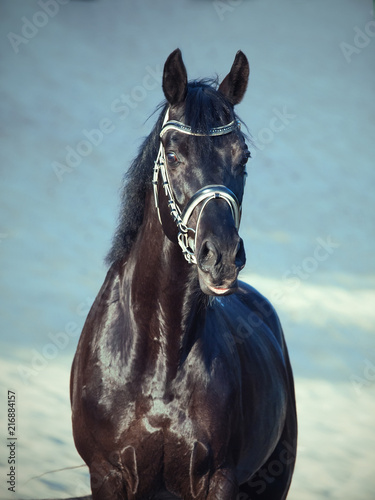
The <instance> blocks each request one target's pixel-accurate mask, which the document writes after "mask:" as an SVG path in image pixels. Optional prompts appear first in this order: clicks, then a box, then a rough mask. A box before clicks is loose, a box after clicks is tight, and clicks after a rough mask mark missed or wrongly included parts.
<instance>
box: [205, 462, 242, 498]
mask: <svg viewBox="0 0 375 500" xmlns="http://www.w3.org/2000/svg"><path fill="white" fill-rule="evenodd" d="M237 493H238V484H237V480H236V478H235V474H234V472H233V470H231V469H218V470H216V471H215V472H214V474H213V475H212V477H211V480H210V487H209V491H208V495H207V500H235V499H236V498H237Z"/></svg>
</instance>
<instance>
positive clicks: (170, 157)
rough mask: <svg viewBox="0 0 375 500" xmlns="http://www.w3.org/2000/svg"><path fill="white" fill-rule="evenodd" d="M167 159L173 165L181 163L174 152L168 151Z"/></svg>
mask: <svg viewBox="0 0 375 500" xmlns="http://www.w3.org/2000/svg"><path fill="white" fill-rule="evenodd" d="M167 161H168V164H169V165H171V166H175V165H177V164H178V163H179V161H178V157H177V155H176V153H173V152H170V153H167Z"/></svg>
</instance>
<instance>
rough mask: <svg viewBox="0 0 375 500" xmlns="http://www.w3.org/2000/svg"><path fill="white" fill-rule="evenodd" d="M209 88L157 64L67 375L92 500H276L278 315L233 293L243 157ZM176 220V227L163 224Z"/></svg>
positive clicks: (285, 483)
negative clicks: (157, 101) (154, 96)
mask: <svg viewBox="0 0 375 500" xmlns="http://www.w3.org/2000/svg"><path fill="white" fill-rule="evenodd" d="M248 76H249V65H248V62H247V59H246V57H245V55H244V54H243V53H242V52H241V51H239V52H238V53H237V55H236V57H235V61H234V63H233V66H232V68H231V71H230V72H229V74H228V75H227V76H226V78H225V79H224V80H223V81H222V83H221V84H220V85H219V86H218V88H217V85H216V84H215V82H212V81H209V80H202V81H193V82H189V83H188V81H187V74H186V69H185V66H184V63H183V61H182V57H181V52H180V50H175V51H174V52H173V53H172V54H171V55H170V56H169V57H168V59H167V61H166V63H165V66H164V74H163V91H164V95H165V97H166V100H167V102H166V104H165V105H163V109H162V112H161V114H160V117H159V119H158V120H157V123H156V125H155V127H154V129H153V131H152V132H151V134H150V135H149V137H148V138H147V139H146V140H145V142H144V144H143V146H142V148H141V150H140V153H139V155H138V157H137V158H136V159H135V161H134V162H133V164H132V165H131V168H130V170H129V173H128V174H127V183H126V184H125V187H124V199H123V208H122V212H121V216H120V220H119V226H118V230H117V233H116V234H115V237H114V241H113V246H112V249H111V251H110V252H109V255H108V261H109V263H110V269H109V271H108V274H107V277H106V279H105V281H104V284H103V286H102V288H101V290H100V292H99V294H98V296H97V298H96V300H95V302H94V304H93V306H92V309H91V311H90V313H89V315H88V318H87V320H86V324H85V326H84V329H83V332H82V335H81V338H80V341H79V345H78V348H77V352H76V355H75V358H74V362H73V367H72V376H71V401H72V414H73V416H72V419H73V433H74V439H75V444H76V447H77V449H78V452H79V453H80V454H81V456H82V458H83V459H84V460H85V462H86V463H87V465H88V467H89V469H90V475H91V489H92V496H93V499H94V500H99V499H100V500H114V499H118V500H120V499H122V500H123V499H157V498H159V499H161V498H171V499H186V500H188V499H189V500H190V499H210V500H213V499H216V500H217V499H222V500H229V499H239V500H246V499H250V498H251V499H262V500H265V499H267V500H271V499H272V500H279V499H284V498H286V496H287V492H288V489H289V486H290V482H291V477H292V474H293V468H294V462H295V454H296V435H297V422H296V411H295V398H294V386H293V375H292V371H291V367H290V363H289V359H288V353H287V348H286V344H285V340H284V336H283V333H282V329H281V326H280V323H279V320H278V317H277V315H276V313H275V311H274V309H273V308H272V306H271V305H270V303H269V302H268V301H267V300H266V299H265V298H264V297H263V296H262V295H261V294H259V293H258V292H257V291H256V290H255V289H254V288H252V287H250V286H249V285H246V284H244V283H242V282H239V281H238V279H237V278H238V273H239V271H240V270H241V269H242V268H243V267H244V265H245V251H244V246H243V242H242V240H241V239H240V237H239V235H238V227H239V223H240V216H241V203H242V197H243V191H244V184H245V178H246V162H247V159H248V157H249V151H248V149H247V146H246V143H245V136H244V134H243V133H242V132H241V130H240V122H239V120H238V118H237V117H236V115H235V113H234V110H233V107H234V105H236V104H237V103H239V102H240V101H241V99H242V97H243V95H244V93H245V91H246V87H247V82H248ZM171 215H172V216H171Z"/></svg>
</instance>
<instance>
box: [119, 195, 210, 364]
mask: <svg viewBox="0 0 375 500" xmlns="http://www.w3.org/2000/svg"><path fill="white" fill-rule="evenodd" d="M176 234H177V232H176ZM124 276H125V281H124V286H125V288H127V290H128V291H127V293H126V296H127V300H128V304H126V307H128V308H129V310H131V311H133V312H134V314H133V315H132V316H133V321H134V322H135V323H137V324H134V331H135V332H137V334H138V335H140V336H142V338H138V339H137V342H141V343H142V344H144V345H145V344H146V345H148V347H150V346H151V345H155V343H156V344H159V346H160V349H161V350H162V351H163V354H164V356H165V358H166V362H167V363H168V366H169V367H171V369H172V371H174V370H176V369H177V366H178V365H179V363H180V362H181V357H183V356H184V351H186V349H189V346H190V345H191V344H192V342H194V335H195V334H194V331H195V329H194V327H193V325H194V322H195V321H196V320H197V318H196V316H197V314H196V313H195V311H198V309H200V308H199V307H198V305H199V302H200V301H202V292H201V291H200V288H199V283H198V276H197V271H196V269H195V266H194V265H191V264H188V263H187V262H186V260H185V258H184V256H183V254H182V251H181V249H180V247H179V246H178V245H177V239H176V243H173V242H171V241H170V240H169V239H168V238H167V237H166V236H165V234H164V231H163V228H162V226H161V224H160V222H159V219H158V217H157V213H156V210H155V206H154V202H153V198H152V196H151V193H149V194H148V195H147V196H146V205H145V212H144V219H143V223H142V226H141V227H140V229H139V233H138V236H137V238H136V241H135V243H134V244H133V247H132V250H131V252H130V254H129V257H128V259H127V264H126V270H125V275H124ZM129 292H130V293H129ZM146 345H145V348H146V349H147V352H149V351H151V352H152V351H153V350H155V349H153V348H152V349H148V348H147V346H146ZM173 367H174V368H173Z"/></svg>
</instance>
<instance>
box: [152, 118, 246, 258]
mask: <svg viewBox="0 0 375 500" xmlns="http://www.w3.org/2000/svg"><path fill="white" fill-rule="evenodd" d="M239 127H240V122H239V121H237V120H233V121H232V122H230V123H228V125H223V126H221V127H216V128H212V129H211V130H210V131H209V133H208V134H205V133H201V132H192V130H191V127H189V126H188V125H185V124H184V123H181V122H179V121H175V120H169V110H167V112H166V115H165V118H164V121H163V125H162V128H161V131H160V134H159V137H160V146H159V152H158V156H157V158H156V161H155V164H154V175H153V179H152V184H153V187H154V198H155V207H156V210H157V212H158V217H159V221H160V223H161V224H162V220H161V216H160V208H159V197H158V178H159V172H160V174H161V178H162V182H163V187H164V190H165V194H166V196H167V198H168V206H169V210H170V213H171V215H172V218H173V220H174V221H175V223H176V225H177V227H178V229H179V233H178V236H177V239H178V244H179V245H180V247H181V249H182V253H183V255H184V257H185V259H186V260H187V261H188V262H189V264H196V263H197V259H196V257H195V255H194V250H195V238H196V234H197V232H198V226H199V222H200V219H201V216H202V212H203V210H204V208H205V207H206V205H207V203H208V202H209V201H211V200H214V199H222V200H225V201H226V202H227V203H228V205H229V207H230V209H231V212H232V216H233V220H234V223H235V226H236V229H237V230H238V229H239V225H240V219H241V205H240V203H239V202H238V199H237V197H236V195H235V194H234V193H233V192H232V191H231V190H230V189H229V188H227V187H226V186H224V185H219V184H214V185H209V186H205V187H204V188H202V189H199V190H198V191H197V192H196V193H195V194H194V195H193V196H192V197H191V198H190V200H189V201H188V203H187V205H186V207H185V209H184V210H181V209H180V207H179V206H178V205H177V203H176V201H175V198H174V194H173V189H172V186H171V182H170V180H169V176H168V170H167V162H166V159H165V149H164V145H163V142H162V140H161V138H162V137H163V135H164V134H165V133H166V132H168V131H169V130H176V131H177V132H181V133H183V134H187V135H193V136H199V137H204V136H210V137H217V136H220V135H226V134H229V133H231V132H233V131H234V130H237V129H238V128H239ZM202 202H203V205H202V207H201V209H200V212H199V215H198V220H197V224H196V228H195V229H192V228H191V227H189V226H188V224H189V219H190V217H191V215H192V213H193V212H194V210H195V208H196V207H197V206H198V205H199V204H200V203H202ZM189 233H192V236H189Z"/></svg>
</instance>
